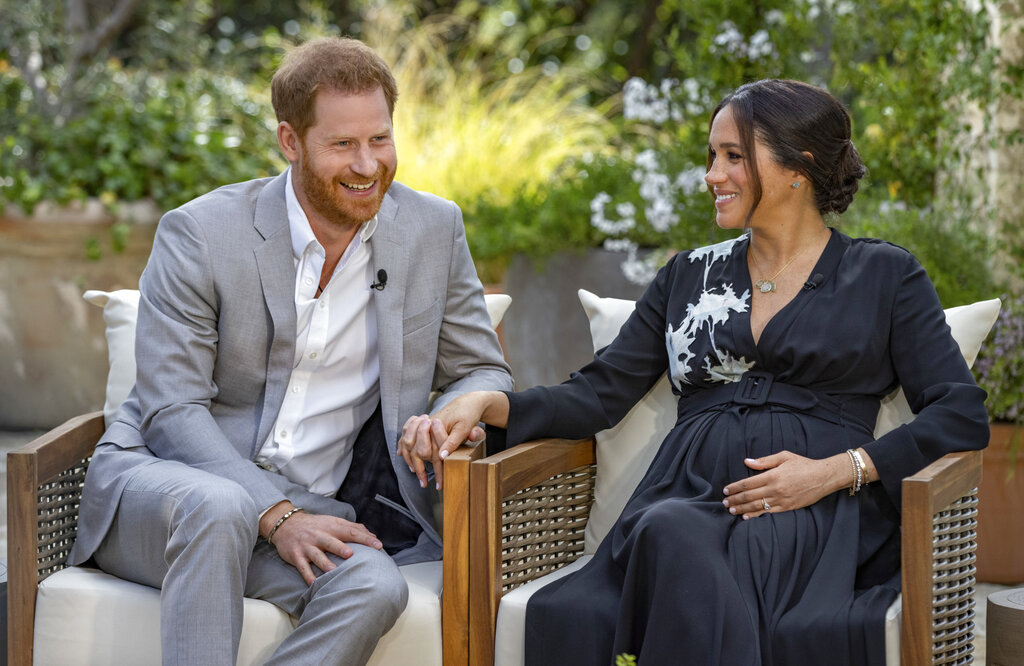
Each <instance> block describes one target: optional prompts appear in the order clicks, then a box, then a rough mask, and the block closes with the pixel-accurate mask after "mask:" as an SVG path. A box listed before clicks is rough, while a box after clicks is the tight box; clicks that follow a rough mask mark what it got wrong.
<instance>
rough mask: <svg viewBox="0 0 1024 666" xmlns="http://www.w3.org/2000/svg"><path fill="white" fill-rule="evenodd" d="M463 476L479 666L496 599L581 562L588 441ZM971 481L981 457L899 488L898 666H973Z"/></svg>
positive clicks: (591, 444) (512, 453)
mask: <svg viewBox="0 0 1024 666" xmlns="http://www.w3.org/2000/svg"><path fill="white" fill-rule="evenodd" d="M470 468H471V470H470V484H471V493H472V497H473V499H474V503H473V506H472V508H471V513H470V523H471V525H470V564H471V568H470V590H471V598H470V608H469V610H470V614H469V617H470V620H469V621H470V659H469V663H470V664H471V665H473V666H479V665H483V664H492V663H493V661H494V638H495V623H496V620H497V616H498V606H499V604H500V602H501V598H502V596H503V595H504V594H506V593H508V592H510V591H511V590H513V589H515V588H516V587H518V586H520V585H523V584H524V583H527V582H529V581H531V580H534V579H537V578H539V577H540V576H543V575H545V574H547V573H550V572H552V571H555V570H557V569H559V568H561V567H563V566H565V565H567V564H569V563H570V562H573V561H575V560H576V559H577V558H578V557H579V556H580V555H581V554H582V552H583V534H584V528H585V526H586V523H587V518H588V515H589V511H590V505H591V502H592V500H593V494H594V478H595V475H596V464H595V441H594V440H593V439H585V440H578V441H570V440H541V441H536V442H529V443H526V444H521V445H519V446H516V447H513V448H511V449H509V450H508V451H504V452H502V453H498V454H496V455H493V456H489V457H487V458H483V459H480V460H477V461H474V462H473V463H472V464H471V465H470ZM446 474H447V472H446ZM980 481H981V452H980V451H969V452H963V453H953V454H949V455H947V456H945V457H944V458H942V459H941V460H938V461H937V462H935V463H933V464H932V465H929V466H928V467H926V468H924V469H923V470H921V471H920V472H918V473H917V474H915V475H914V476H911V477H907V478H906V479H904V480H903V516H902V519H903V523H902V532H903V552H902V568H903V577H902V578H903V582H902V585H903V590H902V620H901V624H902V630H901V636H900V653H901V655H902V664H903V665H904V666H917V665H919V664H968V663H971V661H972V652H973V649H974V647H973V641H974V616H975V611H974V605H975V602H974V596H973V595H974V584H975V580H974V573H975V567H974V561H975V554H974V551H975V547H976V544H975V530H976V527H977V512H978V508H977V507H978V499H977V487H978V485H979V483H980Z"/></svg>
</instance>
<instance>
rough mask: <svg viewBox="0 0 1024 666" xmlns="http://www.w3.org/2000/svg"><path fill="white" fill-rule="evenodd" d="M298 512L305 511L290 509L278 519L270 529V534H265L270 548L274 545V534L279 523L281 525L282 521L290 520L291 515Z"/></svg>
mask: <svg viewBox="0 0 1024 666" xmlns="http://www.w3.org/2000/svg"><path fill="white" fill-rule="evenodd" d="M299 511H305V509H303V508H302V507H299V506H297V507H295V508H294V509H292V510H291V511H289V512H288V513H286V514H284V515H283V516H281V517H280V518H278V519H277V522H276V523H274V526H273V527H271V528H270V532H269V533H268V534H267V543H269V544H270V545H271V546H273V545H274V534H275V533H276V532H277V528H278V527H281V523H283V522H284V521H286V520H288V519H289V518H291V517H292V516H293V515H295V514H296V513H298V512H299Z"/></svg>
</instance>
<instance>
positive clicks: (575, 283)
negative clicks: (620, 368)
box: [502, 249, 645, 390]
mask: <svg viewBox="0 0 1024 666" xmlns="http://www.w3.org/2000/svg"><path fill="white" fill-rule="evenodd" d="M625 259H626V254H625V253H622V252H610V251H608V250H604V249H592V250H588V251H586V252H558V253H556V254H553V255H551V256H549V257H547V258H545V259H543V260H535V259H531V258H529V257H526V256H524V255H517V256H516V257H514V258H513V259H512V262H511V264H510V265H509V268H508V271H507V273H506V274H505V290H506V293H508V294H509V295H510V296H511V297H512V304H511V305H510V306H509V309H508V312H507V313H506V314H505V318H504V320H503V321H502V328H503V342H504V345H505V351H506V355H507V358H508V361H509V365H511V366H512V376H513V377H514V378H515V380H516V389H518V390H522V389H525V388H530V387H531V386H537V385H541V384H557V383H559V382H563V381H565V380H566V379H568V378H569V374H570V373H571V372H573V371H574V370H578V369H579V368H580V367H582V366H583V365H584V364H586V363H588V362H589V361H591V360H592V359H593V358H594V347H593V344H592V343H591V339H590V324H589V322H588V321H587V316H586V314H585V313H584V312H583V306H581V305H580V301H579V297H578V296H577V295H576V291H577V290H578V289H586V290H588V291H591V292H593V293H595V294H597V295H598V296H602V297H613V298H627V299H631V300H636V299H637V298H639V297H640V296H641V295H643V292H644V289H645V287H643V286H638V285H634V284H631V283H629V282H628V281H627V280H626V278H625V276H624V275H623V274H622V269H621V264H622V262H623V261H624V260H625Z"/></svg>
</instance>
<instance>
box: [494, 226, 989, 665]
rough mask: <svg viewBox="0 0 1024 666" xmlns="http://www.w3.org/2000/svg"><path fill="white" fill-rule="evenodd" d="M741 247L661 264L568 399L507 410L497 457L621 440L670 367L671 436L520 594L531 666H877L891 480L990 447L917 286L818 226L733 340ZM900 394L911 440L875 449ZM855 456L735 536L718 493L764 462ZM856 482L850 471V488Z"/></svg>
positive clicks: (908, 275)
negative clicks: (819, 486) (573, 550)
mask: <svg viewBox="0 0 1024 666" xmlns="http://www.w3.org/2000/svg"><path fill="white" fill-rule="evenodd" d="M747 246H748V239H747V237H746V236H741V237H740V238H738V239H734V240H731V241H727V242H724V243H720V244H717V245H714V246H710V247H707V248H701V249H698V250H693V251H690V252H686V253H681V254H679V255H676V256H675V257H674V258H673V259H672V261H670V262H669V263H668V265H667V266H666V267H665V268H664V269H662V271H661V272H660V273H659V274H658V276H657V277H656V278H655V280H654V282H653V283H652V284H651V286H650V287H649V288H648V290H647V292H646V293H645V294H644V296H643V298H642V299H641V300H640V301H638V303H637V306H636V310H635V312H634V313H633V314H632V315H631V316H630V318H629V320H628V321H627V322H626V323H625V324H624V325H623V327H622V330H621V331H620V333H619V335H618V337H617V338H616V340H615V341H614V342H613V343H612V344H611V345H609V346H608V347H606V348H605V349H603V350H601V352H599V353H598V354H597V355H596V357H595V360H594V361H593V362H592V363H590V364H589V365H587V366H586V367H584V368H583V369H582V370H580V372H578V373H574V374H573V376H572V378H571V379H570V380H569V381H567V382H565V383H564V384H561V385H558V386H552V387H537V388H533V389H530V390H528V391H524V392H522V393H516V394H510V415H509V430H508V438H509V444H515V443H518V442H522V441H526V440H529V439H534V438H536V437H540V436H556V437H583V436H588V435H591V434H593V433H595V432H597V431H599V430H603V429H605V428H608V427H611V426H612V425H614V424H615V423H617V422H618V421H619V420H620V419H621V418H622V417H623V416H624V415H625V414H626V413H627V412H628V411H629V409H630V408H631V407H632V405H633V404H634V403H635V402H636V401H637V400H639V399H640V398H641V397H643V395H644V394H645V393H646V392H647V390H648V389H649V388H650V387H651V386H653V384H654V383H655V381H656V380H657V379H658V378H659V377H660V376H661V375H662V373H664V372H666V371H668V373H669V375H670V377H671V379H672V386H673V391H674V392H675V393H676V394H677V395H678V396H679V402H678V420H677V421H676V425H675V427H674V428H673V429H672V430H671V432H669V433H668V436H667V437H666V438H665V440H664V442H663V443H662V445H661V447H660V449H659V451H658V453H657V455H656V457H655V459H654V461H653V462H652V463H651V466H650V468H649V469H648V471H647V474H646V475H645V476H644V478H643V480H642V481H641V482H640V484H639V486H638V487H637V490H636V491H635V493H634V494H633V496H632V498H631V499H630V500H629V502H628V503H627V504H626V507H625V509H624V511H623V512H622V514H621V516H620V517H619V519H618V521H617V522H616V524H615V526H614V527H613V528H612V529H611V531H610V532H609V534H608V536H607V537H606V538H605V540H604V541H603V542H602V543H601V545H600V547H599V548H598V550H597V552H596V554H595V556H594V558H593V560H592V561H591V562H590V563H588V565H587V566H586V567H584V568H583V569H582V570H580V571H579V572H577V573H575V574H573V575H570V576H567V577H565V578H563V579H561V580H558V581H556V582H554V583H552V584H550V585H548V586H547V587H545V588H543V589H542V590H541V591H539V592H538V593H537V594H535V595H534V596H533V598H532V599H531V601H530V604H529V606H528V612H527V627H526V662H527V664H531V665H533V664H552V665H558V666H564V665H567V664H583V665H586V666H595V665H604V664H611V663H613V661H614V657H615V655H618V654H620V653H624V652H625V653H630V654H634V655H636V656H637V657H638V658H639V663H640V665H641V666H655V665H658V664H671V665H677V664H696V665H712V664H715V665H718V664H721V665H727V666H744V665H747V664H764V665H768V664H776V665H778V664H798V665H800V666H811V665H814V664H829V665H841V664H883V663H884V659H885V658H884V633H883V628H884V616H885V610H886V608H887V607H888V606H889V605H890V604H891V603H892V601H893V600H894V599H895V597H896V594H897V593H898V591H899V563H900V549H899V546H900V544H899V507H900V481H901V479H902V478H903V477H904V476H907V475H909V474H912V473H914V472H916V471H917V470H919V469H921V468H922V467H924V466H925V465H926V464H928V463H930V462H932V461H934V460H936V459H938V458H939V457H941V456H942V455H944V454H945V453H947V452H949V451H955V450H964V449H968V448H981V447H983V446H984V445H985V444H986V443H987V441H988V421H987V415H986V412H985V408H984V399H985V393H984V391H982V390H981V389H980V388H978V386H977V385H976V384H975V382H974V379H973V377H972V376H971V373H970V371H969V370H968V368H967V366H966V364H965V362H964V360H963V358H962V356H961V354H960V352H959V349H958V347H957V345H956V343H955V341H954V340H953V339H952V337H951V335H950V332H949V327H948V326H947V325H946V323H945V317H944V313H943V311H942V307H941V306H940V304H939V301H938V298H937V296H936V294H935V290H934V288H933V287H932V284H931V282H930V281H929V280H928V278H927V276H926V274H925V272H924V269H923V268H922V267H921V266H920V264H919V263H918V262H917V261H916V259H914V257H913V256H912V255H910V254H909V253H908V252H906V251H905V250H903V249H901V248H899V247H896V246H894V245H891V244H888V243H885V242H882V241H877V240H871V239H857V240H853V239H850V238H849V237H847V236H845V235H843V234H841V233H839V232H838V231H835V230H833V231H832V237H831V239H830V240H829V242H828V244H827V246H826V248H825V250H824V252H823V253H822V256H821V258H820V259H819V261H818V263H817V265H816V266H815V268H814V269H813V271H812V272H811V274H810V275H809V276H808V284H807V285H806V286H805V288H804V289H803V290H802V291H800V292H799V294H798V295H797V296H796V297H795V298H794V299H793V300H792V301H791V302H790V303H789V304H788V305H786V306H785V307H784V308H783V309H782V310H781V311H780V312H778V314H776V315H775V316H774V317H773V318H772V320H771V321H770V322H769V323H768V325H767V326H766V327H765V329H764V332H763V334H762V336H761V339H760V341H759V343H758V344H756V345H755V344H754V341H753V337H752V334H751V329H750V315H749V310H750V292H751V281H750V275H749V272H748V270H747V261H746V252H747ZM897 384H902V385H903V388H904V390H905V392H906V395H907V398H908V400H909V402H910V405H911V408H912V409H913V410H914V412H915V413H917V414H918V416H917V418H916V419H915V420H914V422H913V423H911V424H909V425H905V426H902V427H900V428H897V429H896V430H894V431H892V432H890V433H889V434H887V435H885V436H884V437H882V438H880V439H878V440H877V441H873V435H872V431H873V425H874V422H875V417H876V414H877V411H878V406H879V400H880V399H881V398H882V397H883V396H885V395H886V394H887V393H889V392H890V391H892V390H893V389H894V388H895V386H896V385H897ZM858 446H863V447H864V449H865V450H866V451H867V452H868V453H869V455H870V456H871V459H872V460H873V461H874V463H875V466H876V468H877V469H878V471H879V473H880V475H881V481H880V482H878V483H872V484H870V485H867V486H865V487H864V488H863V489H862V490H861V492H860V493H858V494H857V495H856V496H850V495H849V494H848V492H846V491H841V492H837V493H834V494H832V495H829V496H826V497H825V498H823V499H822V500H821V501H819V502H817V503H816V504H814V505H813V506H810V507H807V508H804V509H799V510H796V511H786V512H780V513H774V514H771V515H767V516H763V517H759V518H755V519H751V520H746V521H744V520H742V519H741V518H739V517H734V516H732V515H730V514H729V513H728V511H727V510H726V508H725V507H724V506H723V505H722V500H723V498H724V495H723V493H722V489H723V488H724V487H725V486H726V485H727V484H729V483H731V482H734V481H737V480H739V479H741V478H744V477H745V476H747V475H750V474H752V473H753V472H752V471H751V470H750V469H748V468H747V467H746V466H745V465H744V464H743V459H744V458H747V457H755V458H756V457H761V456H765V455H769V454H772V453H777V452H779V451H782V450H789V451H793V452H795V453H797V454H800V455H802V456H807V457H810V458H825V457H828V456H831V455H834V454H837V453H842V452H843V451H845V450H846V449H849V448H856V447H858ZM851 477H852V471H851Z"/></svg>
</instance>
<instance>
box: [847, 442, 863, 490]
mask: <svg viewBox="0 0 1024 666" xmlns="http://www.w3.org/2000/svg"><path fill="white" fill-rule="evenodd" d="M846 455H848V456H849V457H850V464H851V465H852V466H853V482H852V483H851V484H850V495H856V494H857V491H858V490H860V483H861V480H862V479H863V477H862V476H861V471H860V465H858V464H857V452H856V451H854V450H853V449H846Z"/></svg>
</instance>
